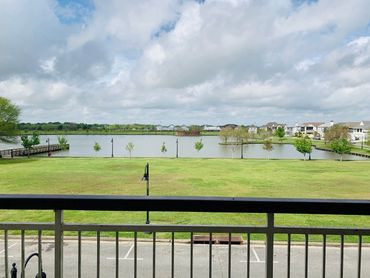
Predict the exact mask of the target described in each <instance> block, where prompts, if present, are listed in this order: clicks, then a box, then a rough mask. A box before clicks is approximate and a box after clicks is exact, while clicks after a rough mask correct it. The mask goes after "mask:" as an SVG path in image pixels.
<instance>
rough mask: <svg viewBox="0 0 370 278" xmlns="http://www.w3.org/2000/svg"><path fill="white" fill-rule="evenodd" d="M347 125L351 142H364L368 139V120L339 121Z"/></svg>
mask: <svg viewBox="0 0 370 278" xmlns="http://www.w3.org/2000/svg"><path fill="white" fill-rule="evenodd" d="M339 124H341V125H344V126H347V127H348V133H349V135H350V140H351V141H353V142H356V141H357V142H365V141H367V140H368V135H369V131H370V121H361V122H345V123H339Z"/></svg>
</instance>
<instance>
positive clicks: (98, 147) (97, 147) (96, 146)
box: [93, 142, 101, 153]
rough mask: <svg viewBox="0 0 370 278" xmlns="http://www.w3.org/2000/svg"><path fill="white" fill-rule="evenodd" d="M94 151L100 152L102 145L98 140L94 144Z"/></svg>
mask: <svg viewBox="0 0 370 278" xmlns="http://www.w3.org/2000/svg"><path fill="white" fill-rule="evenodd" d="M93 148H94V151H95V153H98V151H100V150H101V147H100V145H99V143H98V142H95V144H94V147H93Z"/></svg>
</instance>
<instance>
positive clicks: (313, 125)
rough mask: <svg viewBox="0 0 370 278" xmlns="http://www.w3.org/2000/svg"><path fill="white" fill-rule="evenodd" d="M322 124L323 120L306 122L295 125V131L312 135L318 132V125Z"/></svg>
mask: <svg viewBox="0 0 370 278" xmlns="http://www.w3.org/2000/svg"><path fill="white" fill-rule="evenodd" d="M322 124H324V123H323V122H307V123H302V124H296V125H295V129H294V131H295V132H301V133H303V134H305V135H308V136H310V135H311V136H314V135H315V134H316V133H318V129H319V126H320V125H322Z"/></svg>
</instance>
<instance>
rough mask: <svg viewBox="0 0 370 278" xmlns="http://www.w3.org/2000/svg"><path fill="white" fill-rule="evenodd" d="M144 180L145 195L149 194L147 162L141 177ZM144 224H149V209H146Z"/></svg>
mask: <svg viewBox="0 0 370 278" xmlns="http://www.w3.org/2000/svg"><path fill="white" fill-rule="evenodd" d="M142 180H144V181H146V196H149V163H147V164H146V165H145V168H144V175H143V179H142ZM146 224H150V219H149V211H148V210H147V211H146Z"/></svg>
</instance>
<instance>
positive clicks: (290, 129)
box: [285, 126, 295, 136]
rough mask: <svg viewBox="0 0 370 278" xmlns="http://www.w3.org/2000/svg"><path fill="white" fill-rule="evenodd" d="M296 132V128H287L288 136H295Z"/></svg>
mask: <svg viewBox="0 0 370 278" xmlns="http://www.w3.org/2000/svg"><path fill="white" fill-rule="evenodd" d="M294 130H295V128H294V126H287V127H286V128H285V134H286V136H294V134H295V132H294Z"/></svg>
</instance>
